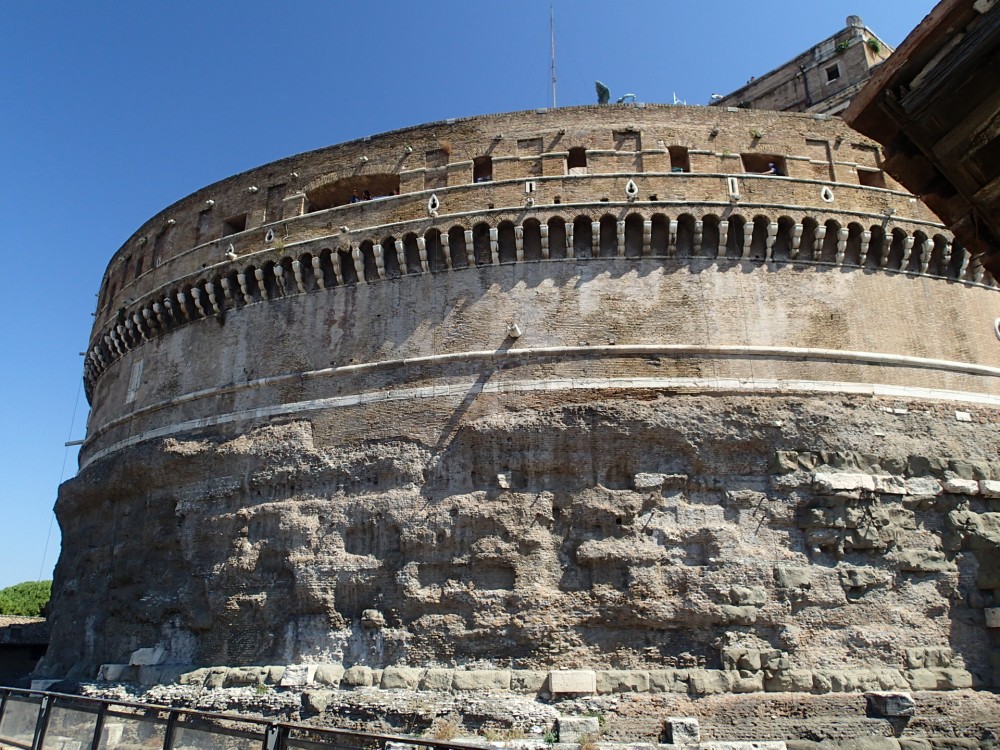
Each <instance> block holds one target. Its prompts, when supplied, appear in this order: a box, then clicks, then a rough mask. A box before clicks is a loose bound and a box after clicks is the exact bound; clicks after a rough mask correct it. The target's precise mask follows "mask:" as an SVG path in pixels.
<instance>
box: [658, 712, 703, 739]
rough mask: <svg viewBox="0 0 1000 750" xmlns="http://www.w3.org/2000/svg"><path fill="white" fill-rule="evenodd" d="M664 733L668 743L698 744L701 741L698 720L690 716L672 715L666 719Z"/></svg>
mask: <svg viewBox="0 0 1000 750" xmlns="http://www.w3.org/2000/svg"><path fill="white" fill-rule="evenodd" d="M663 735H664V741H665V742H666V743H667V744H668V745H697V744H698V743H700V742H701V729H700V727H699V726H698V720H697V719H692V718H689V717H681V716H670V717H668V718H667V719H665V720H664V722H663Z"/></svg>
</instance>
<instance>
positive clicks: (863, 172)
mask: <svg viewBox="0 0 1000 750" xmlns="http://www.w3.org/2000/svg"><path fill="white" fill-rule="evenodd" d="M858 182H859V183H861V184H862V185H864V186H865V187H874V188H884V187H885V172H883V171H882V170H881V169H865V168H864V167H858Z"/></svg>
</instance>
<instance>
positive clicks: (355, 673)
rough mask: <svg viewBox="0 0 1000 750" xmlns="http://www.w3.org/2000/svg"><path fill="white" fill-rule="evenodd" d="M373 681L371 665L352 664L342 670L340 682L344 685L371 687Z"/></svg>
mask: <svg viewBox="0 0 1000 750" xmlns="http://www.w3.org/2000/svg"><path fill="white" fill-rule="evenodd" d="M373 682H374V676H373V675H372V670H371V667H365V666H361V665H358V666H354V667H350V668H349V669H347V670H345V671H344V676H343V677H342V678H340V684H341V685H342V686H346V687H371V686H372V684H373Z"/></svg>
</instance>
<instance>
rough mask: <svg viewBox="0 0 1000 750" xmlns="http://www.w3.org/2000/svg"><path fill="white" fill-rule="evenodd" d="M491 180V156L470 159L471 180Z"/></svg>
mask: <svg viewBox="0 0 1000 750" xmlns="http://www.w3.org/2000/svg"><path fill="white" fill-rule="evenodd" d="M492 180H493V157H492V156H477V157H476V158H475V159H473V160H472V181H473V182H491V181H492Z"/></svg>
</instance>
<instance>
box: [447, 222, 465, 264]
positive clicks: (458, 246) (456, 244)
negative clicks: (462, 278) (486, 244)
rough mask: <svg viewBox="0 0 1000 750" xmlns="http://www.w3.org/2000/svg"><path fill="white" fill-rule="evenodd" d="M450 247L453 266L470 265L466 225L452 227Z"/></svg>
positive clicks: (449, 231)
mask: <svg viewBox="0 0 1000 750" xmlns="http://www.w3.org/2000/svg"><path fill="white" fill-rule="evenodd" d="M448 249H449V250H451V267H452V268H468V267H469V255H468V250H467V249H466V247H465V228H464V227H452V228H451V229H449V230H448Z"/></svg>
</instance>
